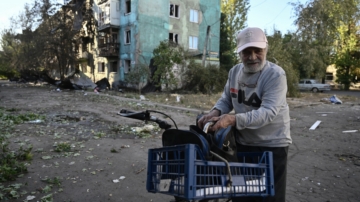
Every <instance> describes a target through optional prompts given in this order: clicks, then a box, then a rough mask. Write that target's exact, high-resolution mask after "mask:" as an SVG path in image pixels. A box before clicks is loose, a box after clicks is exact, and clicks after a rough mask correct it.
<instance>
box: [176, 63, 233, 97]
mask: <svg viewBox="0 0 360 202" xmlns="http://www.w3.org/2000/svg"><path fill="white" fill-rule="evenodd" d="M226 80H227V71H225V70H223V69H221V68H219V67H217V66H215V65H208V66H206V67H204V66H202V65H201V64H200V63H197V62H195V60H190V62H189V64H188V65H187V69H186V71H185V75H184V79H183V89H184V90H189V91H193V92H195V93H197V92H201V93H204V94H208V95H211V94H213V93H217V92H221V91H222V90H223V89H224V86H225V83H226Z"/></svg>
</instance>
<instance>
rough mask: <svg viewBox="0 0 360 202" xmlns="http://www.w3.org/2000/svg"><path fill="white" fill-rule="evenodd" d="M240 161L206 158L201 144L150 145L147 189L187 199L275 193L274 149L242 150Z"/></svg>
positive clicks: (271, 194) (239, 156)
mask: <svg viewBox="0 0 360 202" xmlns="http://www.w3.org/2000/svg"><path fill="white" fill-rule="evenodd" d="M238 159H239V163H232V162H231V163H229V165H230V171H231V178H232V184H231V185H229V184H228V182H229V175H228V168H227V166H226V164H225V163H224V162H221V161H206V160H205V158H204V155H203V154H202V153H201V150H200V149H199V147H198V146H197V145H194V144H186V145H178V146H171V147H162V148H157V149H149V158H148V173H147V182H146V189H147V190H148V191H149V192H154V193H162V194H168V195H172V196H176V197H180V198H184V199H187V200H198V199H213V198H231V197H242V196H263V197H265V196H269V195H270V196H273V195H274V194H275V191H274V177H273V161H272V153H271V152H264V153H253V152H249V153H238Z"/></svg>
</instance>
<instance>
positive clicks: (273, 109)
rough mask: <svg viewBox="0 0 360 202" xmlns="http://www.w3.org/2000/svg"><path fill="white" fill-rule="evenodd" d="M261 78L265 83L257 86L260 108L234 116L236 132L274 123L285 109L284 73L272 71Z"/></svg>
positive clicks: (285, 88) (285, 85) (285, 89)
mask: <svg viewBox="0 0 360 202" xmlns="http://www.w3.org/2000/svg"><path fill="white" fill-rule="evenodd" d="M273 70H274V69H273ZM263 76H264V77H263V79H264V80H265V81H264V82H262V85H261V86H259V87H260V90H259V91H258V93H259V94H261V100H262V102H261V106H260V107H259V108H258V109H253V110H250V111H248V112H245V113H237V114H236V128H237V129H238V130H242V129H245V128H248V129H258V128H261V127H263V126H265V125H267V124H269V123H271V122H272V121H276V117H277V116H282V115H281V114H280V115H279V113H281V109H283V108H285V107H287V102H286V93H287V81H286V75H285V72H284V71H283V70H282V69H281V71H272V72H271V73H270V75H263ZM278 120H281V119H278Z"/></svg>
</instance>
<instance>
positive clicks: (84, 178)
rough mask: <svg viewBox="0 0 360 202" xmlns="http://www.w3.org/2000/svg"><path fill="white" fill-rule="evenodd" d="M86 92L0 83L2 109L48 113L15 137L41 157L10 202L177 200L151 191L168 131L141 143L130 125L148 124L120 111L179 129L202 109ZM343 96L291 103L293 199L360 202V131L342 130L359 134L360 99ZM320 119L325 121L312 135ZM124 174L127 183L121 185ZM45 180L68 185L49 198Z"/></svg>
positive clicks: (289, 196)
mask: <svg viewBox="0 0 360 202" xmlns="http://www.w3.org/2000/svg"><path fill="white" fill-rule="evenodd" d="M84 94H85V93H84V92H67V91H63V92H56V91H50V89H49V88H40V87H27V88H24V87H21V88H19V87H14V86H0V103H1V104H0V107H2V108H5V109H11V108H13V109H17V110H18V111H16V112H17V113H23V112H36V113H39V114H42V115H45V116H46V121H45V122H43V123H39V124H30V123H25V124H20V125H18V126H17V129H16V130H15V132H14V134H13V137H12V140H14V142H21V141H24V142H25V141H26V142H27V143H31V144H32V145H33V150H34V151H35V152H34V157H33V161H32V162H31V165H30V166H29V173H28V174H26V175H25V176H23V177H21V178H18V180H17V181H16V183H23V184H25V183H26V184H27V185H24V186H23V187H22V190H25V191H27V194H24V195H23V196H22V197H20V198H19V199H14V200H10V201H23V200H24V199H25V198H26V196H28V195H34V196H35V197H36V198H35V199H34V201H40V199H41V197H43V196H46V195H48V194H52V197H53V199H54V201H75V202H78V201H169V200H171V199H172V197H170V196H166V195H162V194H152V193H148V192H147V191H146V187H145V185H146V166H147V151H148V149H149V148H156V147H161V139H160V138H161V132H157V133H156V132H154V133H153V134H152V135H151V137H150V138H146V139H143V138H135V135H134V134H132V133H131V132H130V131H131V130H129V127H130V126H138V125H141V124H142V123H140V122H139V121H134V120H130V119H125V118H121V117H119V116H117V115H116V112H118V111H119V110H120V109H121V108H128V109H133V110H144V109H147V108H151V109H156V110H159V111H162V112H165V113H168V114H169V115H171V116H172V117H176V118H175V119H176V122H177V124H178V125H179V127H180V128H187V126H188V125H190V124H193V123H194V120H195V117H196V112H197V110H199V109H194V110H189V109H188V110H185V111H183V110H181V108H175V109H173V108H169V107H164V106H162V105H160V104H156V103H151V102H147V103H145V102H141V101H139V100H129V99H119V98H118V97H113V96H104V95H102V94H99V95H97V94H94V93H90V92H89V93H87V95H84ZM340 98H341V99H342V100H343V101H344V103H343V104H342V105H333V104H329V103H326V102H319V101H320V99H319V97H318V96H317V97H313V98H311V97H309V98H307V99H305V100H304V99H288V101H289V105H290V107H291V112H290V116H291V133H292V137H293V140H294V144H293V145H291V147H290V150H289V166H288V186H287V187H288V188H287V200H288V201H289V202H297V201H304V202H305V201H314V202H318V201H324V202H325V201H354V202H355V201H360V192H359V186H360V149H359V140H360V133H359V132H355V133H343V131H346V130H360V124H359V123H360V102H359V100H358V99H357V98H351V97H340ZM320 112H322V113H320ZM323 114H327V115H326V116H325V115H323ZM317 120H321V124H320V125H319V126H318V127H317V128H316V130H312V131H310V130H309V128H310V127H311V126H312V125H313V124H314V123H315V122H316V121H317ZM59 142H69V143H71V145H72V151H71V152H67V153H57V152H54V144H55V143H59ZM14 146H16V144H14ZM112 151H113V152H112ZM114 151H116V152H114ZM44 157H50V158H49V159H47V158H44ZM120 176H125V179H123V180H120V182H119V183H114V182H113V180H114V179H119V177H120ZM45 177H48V178H54V177H59V178H61V179H62V180H61V186H53V187H52V189H51V190H50V191H49V192H47V193H45V192H44V191H43V188H44V187H46V186H47V184H46V183H45V182H43V181H41V179H44V178H45Z"/></svg>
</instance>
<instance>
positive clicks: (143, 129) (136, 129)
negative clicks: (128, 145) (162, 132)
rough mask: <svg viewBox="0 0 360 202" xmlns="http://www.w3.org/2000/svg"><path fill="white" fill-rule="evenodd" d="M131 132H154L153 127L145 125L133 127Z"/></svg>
mask: <svg viewBox="0 0 360 202" xmlns="http://www.w3.org/2000/svg"><path fill="white" fill-rule="evenodd" d="M132 130H133V131H134V132H136V133H141V132H151V131H153V130H154V126H153V125H150V124H148V125H145V126H143V127H133V128H132Z"/></svg>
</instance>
